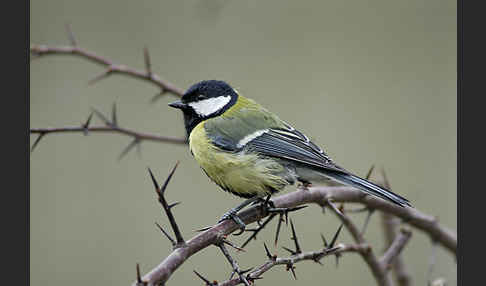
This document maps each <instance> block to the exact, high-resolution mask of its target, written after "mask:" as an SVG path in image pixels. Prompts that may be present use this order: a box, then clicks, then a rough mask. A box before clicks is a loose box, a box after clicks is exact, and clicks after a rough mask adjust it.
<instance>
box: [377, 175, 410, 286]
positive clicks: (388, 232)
mask: <svg viewBox="0 0 486 286" xmlns="http://www.w3.org/2000/svg"><path fill="white" fill-rule="evenodd" d="M381 174H382V178H383V185H384V187H385V188H387V189H388V190H391V185H390V182H389V181H388V178H387V176H386V173H385V170H384V169H382V171H381ZM381 221H382V225H383V230H384V234H385V245H386V247H387V248H388V247H390V245H391V244H392V243H393V241H394V240H395V238H396V237H397V236H398V234H399V226H400V219H399V218H397V217H395V216H393V215H391V214H389V213H386V212H382V213H381ZM392 272H393V276H394V278H395V280H396V282H397V284H398V285H399V286H410V285H412V276H411V275H410V272H409V271H408V269H407V265H406V264H405V262H404V261H403V258H402V256H401V255H397V256H396V258H395V259H394V261H393V262H392Z"/></svg>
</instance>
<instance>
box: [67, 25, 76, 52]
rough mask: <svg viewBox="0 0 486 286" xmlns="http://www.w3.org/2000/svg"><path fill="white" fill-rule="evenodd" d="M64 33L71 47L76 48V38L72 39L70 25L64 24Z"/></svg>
mask: <svg viewBox="0 0 486 286" xmlns="http://www.w3.org/2000/svg"><path fill="white" fill-rule="evenodd" d="M66 32H67V35H68V39H69V42H70V43H71V46H73V47H76V46H77V45H78V43H77V41H76V38H75V37H74V33H73V30H72V29H71V24H66Z"/></svg>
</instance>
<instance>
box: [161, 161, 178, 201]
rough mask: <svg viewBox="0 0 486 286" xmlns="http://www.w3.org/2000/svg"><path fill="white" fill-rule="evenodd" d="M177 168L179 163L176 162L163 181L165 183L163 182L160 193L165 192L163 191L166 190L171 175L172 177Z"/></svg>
mask: <svg viewBox="0 0 486 286" xmlns="http://www.w3.org/2000/svg"><path fill="white" fill-rule="evenodd" d="M177 166H179V161H177V162H176V164H175V165H174V167H173V168H172V171H170V173H169V176H168V177H167V179H165V182H164V184H163V185H162V188H160V192H161V193H162V194H163V193H164V192H165V189H166V188H167V185H168V184H169V182H170V179H171V178H172V175H174V172H175V171H176V169H177Z"/></svg>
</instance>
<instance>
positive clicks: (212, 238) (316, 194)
mask: <svg viewBox="0 0 486 286" xmlns="http://www.w3.org/2000/svg"><path fill="white" fill-rule="evenodd" d="M328 199H332V202H334V203H339V202H355V203H362V204H364V205H365V206H368V207H372V208H375V209H377V210H380V211H386V212H388V213H391V214H393V215H396V216H398V217H399V218H401V219H402V220H404V221H406V222H407V223H408V224H410V225H411V226H413V227H415V228H417V229H419V230H422V231H424V232H425V233H426V234H428V235H429V236H433V237H436V238H437V242H438V243H440V244H441V245H442V246H444V247H445V248H446V249H448V250H450V251H451V252H452V253H453V254H454V255H455V250H456V247H457V239H456V237H455V235H454V234H453V233H452V232H451V231H450V230H448V229H447V228H445V227H443V226H440V225H439V224H438V223H437V222H436V221H435V220H434V218H432V217H431V216H428V215H426V214H423V213H421V212H420V211H418V210H417V209H412V208H402V207H399V206H396V205H393V204H390V203H388V202H386V201H383V200H381V199H378V198H374V197H370V196H367V195H364V194H363V193H362V192H360V191H358V190H356V189H354V188H352V187H310V188H309V189H307V190H297V191H294V192H290V193H287V194H283V195H280V196H277V197H275V198H273V199H272V201H273V203H274V204H275V206H276V207H282V208H291V207H295V206H299V205H303V204H308V203H315V204H318V205H322V204H324V203H326V202H327V201H328ZM238 216H239V217H240V218H241V219H242V220H243V222H244V223H245V224H247V225H248V224H250V223H252V222H256V221H257V220H260V219H262V218H264V215H263V213H262V211H261V208H260V207H259V206H252V207H250V208H248V209H246V210H244V211H242V212H241V213H239V214H238ZM238 229H239V228H238V226H237V225H236V224H235V223H234V222H233V221H229V220H227V221H223V222H221V223H219V224H217V225H215V226H213V227H211V228H208V229H206V230H205V231H203V232H201V233H199V234H197V235H196V236H194V237H193V238H192V239H190V240H188V241H186V245H185V246H184V247H181V248H178V249H176V250H174V251H173V252H172V253H171V254H170V255H169V256H167V257H166V258H165V259H164V260H163V261H162V262H161V263H160V264H159V265H157V266H156V267H155V268H154V269H152V270H151V271H150V272H149V273H147V274H145V275H144V276H143V278H142V279H143V281H145V282H146V283H148V284H149V285H155V284H156V283H159V282H164V281H167V279H169V277H170V276H171V275H172V274H173V273H174V271H175V270H176V269H177V268H178V267H179V266H181V265H182V264H183V263H184V262H185V261H186V260H187V259H188V258H189V257H190V256H192V255H194V254H195V253H197V252H199V251H201V250H202V249H204V248H206V247H208V246H210V245H213V244H216V243H217V242H218V241H220V240H221V239H222V237H223V236H226V235H228V234H230V233H232V232H234V231H236V230H238ZM356 233H358V234H360V232H359V231H358V229H357V228H356Z"/></svg>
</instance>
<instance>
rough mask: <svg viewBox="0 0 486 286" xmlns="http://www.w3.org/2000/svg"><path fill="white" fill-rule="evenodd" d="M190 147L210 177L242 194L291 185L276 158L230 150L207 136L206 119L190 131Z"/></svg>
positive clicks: (251, 194)
mask: <svg viewBox="0 0 486 286" xmlns="http://www.w3.org/2000/svg"><path fill="white" fill-rule="evenodd" d="M209 120H210V119H209ZM189 147H190V149H191V152H192V154H193V156H194V158H195V159H196V161H197V162H198V163H199V165H200V166H201V168H202V169H203V170H204V171H205V172H206V174H207V175H208V176H209V178H211V179H212V180H213V181H214V182H215V183H216V184H218V185H219V186H221V187H222V188H223V189H225V190H226V191H230V192H232V193H235V194H237V195H240V196H243V197H252V196H255V195H259V196H264V195H267V194H270V193H271V190H272V189H273V190H275V191H280V190H282V189H283V188H284V187H285V186H286V185H288V182H287V181H286V180H285V179H284V178H282V177H281V176H280V175H279V174H282V173H283V172H284V168H283V167H282V166H281V165H280V164H279V163H277V162H276V161H274V160H271V159H262V158H259V157H258V155H257V154H251V153H245V152H243V151H242V152H237V153H234V152H227V151H224V150H221V149H219V148H218V147H216V146H214V145H213V144H212V143H211V140H210V139H209V138H208V137H207V136H206V132H205V130H204V122H201V123H199V124H198V125H197V126H196V127H195V128H194V129H193V130H192V131H191V134H190V135H189Z"/></svg>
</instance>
